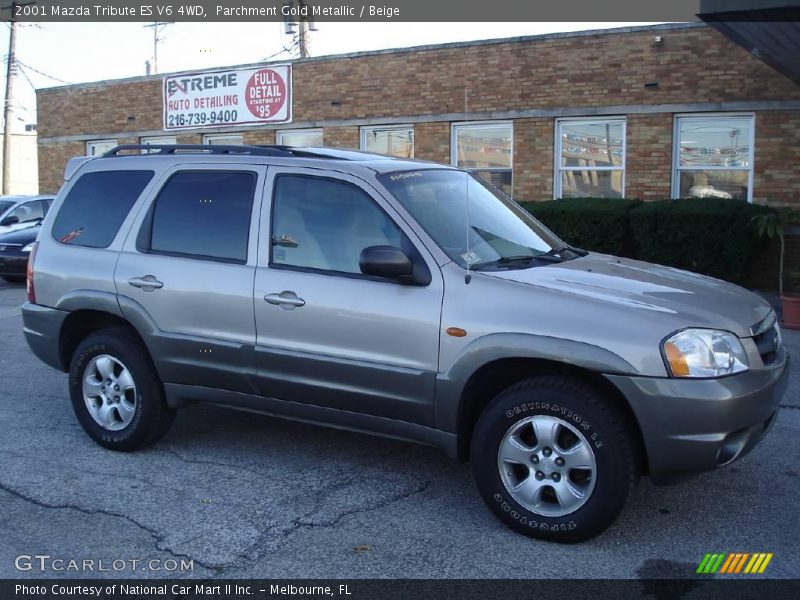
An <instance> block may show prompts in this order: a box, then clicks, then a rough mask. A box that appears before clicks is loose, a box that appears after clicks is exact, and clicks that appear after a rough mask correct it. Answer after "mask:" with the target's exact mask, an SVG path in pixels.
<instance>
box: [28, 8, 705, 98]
mask: <svg viewBox="0 0 800 600" xmlns="http://www.w3.org/2000/svg"><path fill="white" fill-rule="evenodd" d="M701 27H708V26H707V25H706V24H705V23H703V22H702V21H697V22H687V23H659V24H657V25H636V26H626V27H614V28H611V29H587V30H585V31H566V32H560V33H542V34H538V35H521V36H516V37H507V38H491V39H487V40H470V41H465V42H446V43H442V44H423V45H419V46H410V47H408V48H386V49H382V50H365V51H361V52H346V53H343V54H327V55H325V56H312V57H308V58H290V59H282V60H272V61H260V62H253V63H245V64H239V65H223V66H219V67H208V68H206V69H184V70H181V71H173V72H170V73H158V74H156V75H137V76H134V77H123V78H121V79H103V80H100V81H90V82H85V83H73V84H69V85H59V86H53V87H46V88H37V89H36V93H37V94H39V93H43V94H44V93H50V92H58V91H63V90H68V89H69V90H79V89H90V88H95V87H103V86H107V85H109V84H119V83H135V82H139V81H160V80H162V79H163V78H164V77H171V76H175V75H183V74H191V73H197V72H209V71H231V70H234V69H248V68H255V67H260V66H267V65H279V64H287V63H289V64H292V65H294V64H305V63H313V62H324V61H329V60H340V59H347V58H361V57H365V56H380V55H383V54H410V53H414V52H425V51H429V50H446V49H450V48H470V47H474V46H492V45H497V44H514V43H523V42H539V41H546V40H557V39H565V38H577V37H588V36H611V35H620V34H625V33H642V32H646V31H665V30H673V29H694V28H701Z"/></svg>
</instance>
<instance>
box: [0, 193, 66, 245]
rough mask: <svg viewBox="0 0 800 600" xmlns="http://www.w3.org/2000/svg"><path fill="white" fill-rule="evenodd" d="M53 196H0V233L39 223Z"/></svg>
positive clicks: (48, 208)
mask: <svg viewBox="0 0 800 600" xmlns="http://www.w3.org/2000/svg"><path fill="white" fill-rule="evenodd" d="M52 203H53V196H0V235H2V234H4V233H8V232H9V231H15V230H17V229H25V228H26V227H30V226H31V225H34V224H37V223H40V222H41V221H42V219H44V216H45V215H46V214H47V211H48V210H50V205H51V204H52Z"/></svg>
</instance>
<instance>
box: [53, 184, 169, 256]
mask: <svg viewBox="0 0 800 600" xmlns="http://www.w3.org/2000/svg"><path fill="white" fill-rule="evenodd" d="M153 174H154V172H153V171H100V172H97V173H86V174H85V175H82V176H81V178H80V179H78V181H76V182H75V185H73V186H72V189H71V190H70V191H69V193H68V194H67V197H66V198H64V203H63V204H62V205H61V209H60V210H59V211H58V215H57V216H56V220H55V223H53V237H54V238H55V239H56V240H58V241H59V242H61V243H62V244H70V245H72V246H86V247H89V248H107V247H108V245H109V244H110V243H111V241H112V240H113V239H114V237H115V236H116V235H117V232H118V231H119V228H120V226H121V225H122V222H123V221H124V220H125V217H127V216H128V213H129V212H130V210H131V207H132V206H133V204H134V202H136V199H137V198H138V197H139V195H140V194H141V193H142V190H144V188H145V186H147V184H148V183H149V182H150V180H151V179H152V178H153Z"/></svg>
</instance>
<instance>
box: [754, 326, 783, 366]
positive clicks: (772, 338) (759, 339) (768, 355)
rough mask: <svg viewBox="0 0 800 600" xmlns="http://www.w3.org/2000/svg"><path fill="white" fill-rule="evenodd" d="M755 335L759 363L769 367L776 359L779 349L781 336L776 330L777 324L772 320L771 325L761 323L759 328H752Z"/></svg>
mask: <svg viewBox="0 0 800 600" xmlns="http://www.w3.org/2000/svg"><path fill="white" fill-rule="evenodd" d="M753 330H754V332H755V333H756V334H755V335H754V336H753V342H755V345H756V348H758V354H759V355H760V356H761V362H763V363H764V364H765V365H770V364H772V363H773V362H775V360H776V359H777V358H778V350H779V349H780V343H781V334H780V330H779V329H778V322H777V320H776V319H774V318H773V319H772V322H771V323H764V322H763V321H762V322H761V323H760V324H759V326H755V327H754V328H753Z"/></svg>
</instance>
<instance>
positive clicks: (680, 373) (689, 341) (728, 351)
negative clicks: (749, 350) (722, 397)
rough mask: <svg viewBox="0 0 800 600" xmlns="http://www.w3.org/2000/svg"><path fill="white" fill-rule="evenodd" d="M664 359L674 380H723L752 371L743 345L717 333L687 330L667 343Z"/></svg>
mask: <svg viewBox="0 0 800 600" xmlns="http://www.w3.org/2000/svg"><path fill="white" fill-rule="evenodd" d="M664 359H665V362H666V363H667V367H668V369H669V372H670V373H671V374H672V376H673V377H722V376H723V375H731V374H733V373H740V372H741V371H746V370H747V369H748V368H749V364H748V362H747V354H746V353H745V351H744V346H742V342H741V341H740V340H739V338H738V337H736V336H735V335H734V334H732V333H729V332H727V331H717V330H716V329H685V330H683V331H679V332H678V333H676V334H675V335H673V336H672V337H670V338H669V339H668V340H666V341H665V342H664Z"/></svg>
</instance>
